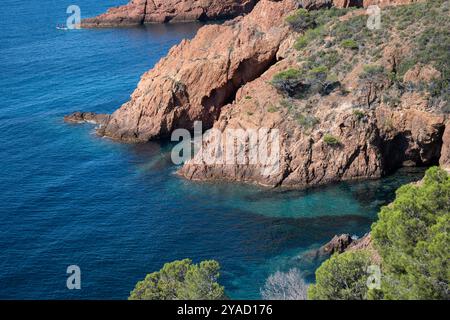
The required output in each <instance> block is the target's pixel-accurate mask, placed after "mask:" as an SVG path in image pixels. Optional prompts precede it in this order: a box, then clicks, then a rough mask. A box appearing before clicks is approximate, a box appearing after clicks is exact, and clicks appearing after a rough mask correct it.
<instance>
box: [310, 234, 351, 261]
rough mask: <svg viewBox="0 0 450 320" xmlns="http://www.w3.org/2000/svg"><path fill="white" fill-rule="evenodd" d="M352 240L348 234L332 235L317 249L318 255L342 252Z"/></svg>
mask: <svg viewBox="0 0 450 320" xmlns="http://www.w3.org/2000/svg"><path fill="white" fill-rule="evenodd" d="M353 242H354V240H353V238H352V237H351V236H350V235H349V234H343V235H340V236H334V238H333V239H331V241H330V242H328V243H327V244H326V245H324V246H323V247H322V248H320V249H319V252H320V253H319V255H321V256H322V255H332V254H334V253H343V252H344V251H345V250H347V248H348V247H349V246H350V245H351V244H352V243H353Z"/></svg>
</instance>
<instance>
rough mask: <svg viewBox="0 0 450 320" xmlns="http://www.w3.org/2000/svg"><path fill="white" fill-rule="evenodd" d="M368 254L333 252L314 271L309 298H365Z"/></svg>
mask: <svg viewBox="0 0 450 320" xmlns="http://www.w3.org/2000/svg"><path fill="white" fill-rule="evenodd" d="M370 265H371V261H370V256H369V254H368V253H367V252H366V251H352V252H346V253H343V254H335V255H333V256H332V257H331V258H330V259H328V260H327V261H325V262H324V263H323V264H322V265H321V266H320V267H319V268H318V269H317V271H316V284H313V285H311V286H310V287H309V289H308V299H310V300H363V299H366V298H367V293H368V290H369V289H368V287H367V279H368V278H369V276H370V275H369V274H368V272H367V270H368V267H369V266H370Z"/></svg>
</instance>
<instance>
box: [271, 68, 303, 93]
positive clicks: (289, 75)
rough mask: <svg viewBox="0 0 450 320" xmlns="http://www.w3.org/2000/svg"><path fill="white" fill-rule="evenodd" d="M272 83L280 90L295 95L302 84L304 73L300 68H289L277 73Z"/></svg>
mask: <svg viewBox="0 0 450 320" xmlns="http://www.w3.org/2000/svg"><path fill="white" fill-rule="evenodd" d="M271 83H272V85H273V86H274V87H275V88H276V89H277V90H278V91H280V92H282V93H286V94H288V95H293V94H294V93H295V92H296V90H297V89H298V87H300V86H301V85H302V73H301V72H300V70H298V69H288V70H286V71H282V72H280V73H278V74H276V75H275V76H274V77H273V79H272V81H271Z"/></svg>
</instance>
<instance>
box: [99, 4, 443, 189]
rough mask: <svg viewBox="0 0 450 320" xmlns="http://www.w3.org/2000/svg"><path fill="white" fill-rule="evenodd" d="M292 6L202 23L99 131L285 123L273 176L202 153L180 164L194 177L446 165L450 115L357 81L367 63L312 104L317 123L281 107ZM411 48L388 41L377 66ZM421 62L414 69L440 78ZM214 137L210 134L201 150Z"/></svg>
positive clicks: (349, 173)
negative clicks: (278, 82) (277, 81)
mask: <svg viewBox="0 0 450 320" xmlns="http://www.w3.org/2000/svg"><path fill="white" fill-rule="evenodd" d="M398 3H400V2H398ZM296 7H297V4H296V3H295V1H293V0H284V1H269V0H261V1H260V2H259V4H258V5H257V6H256V7H255V9H254V10H253V11H252V12H251V13H250V14H249V15H247V16H245V17H239V18H237V19H235V20H233V21H230V22H227V23H225V24H224V25H210V26H206V27H204V28H202V29H201V30H200V31H199V32H198V34H197V36H196V37H195V38H194V39H193V40H191V41H183V42H182V43H181V44H180V45H178V46H176V47H174V48H173V49H172V50H171V51H170V52H169V55H168V56H167V57H166V58H164V59H162V60H161V61H160V62H159V63H158V64H157V65H156V66H155V68H154V69H152V70H150V71H149V72H147V73H146V74H144V76H143V77H142V79H141V82H140V83H139V85H138V88H137V89H136V91H135V92H134V93H133V95H132V97H131V100H130V101H129V102H127V103H126V104H124V105H123V106H122V107H121V108H120V109H119V110H117V111H116V112H115V113H114V114H113V115H112V116H111V117H110V118H109V119H108V120H109V121H107V122H106V123H105V124H104V125H103V126H102V127H101V129H100V130H99V134H101V135H105V136H108V137H111V138H113V139H117V140H122V141H128V142H145V141H148V140H151V139H157V138H166V137H168V136H169V135H170V134H171V133H172V131H173V130H174V129H177V128H184V129H192V127H193V123H194V121H196V120H201V121H203V125H204V128H205V129H207V128H210V127H212V126H213V127H214V128H215V129H217V130H219V131H220V132H222V134H223V135H224V136H225V133H226V130H227V129H258V128H261V127H264V128H270V129H278V130H280V137H281V140H280V146H281V148H280V157H279V160H280V162H279V170H278V171H277V172H275V173H274V172H271V173H270V174H268V173H267V172H266V171H265V170H263V169H265V168H264V166H262V165H253V164H250V163H243V164H239V165H236V163H234V164H232V165H227V164H217V163H216V164H209V163H206V162H205V161H203V159H202V158H201V153H199V154H198V155H197V156H196V157H195V158H194V159H193V160H192V161H189V162H187V163H186V164H185V165H184V166H183V168H182V169H181V170H180V171H179V173H180V174H181V175H182V176H184V177H186V178H188V179H192V180H214V179H218V180H229V181H241V182H248V183H257V184H261V185H268V186H280V185H281V186H289V187H307V186H312V185H319V184H325V183H330V182H336V181H343V180H353V179H363V178H378V177H381V176H382V175H383V174H385V173H387V172H389V171H391V170H393V169H395V168H398V167H401V166H402V165H431V164H434V163H436V162H437V161H438V160H439V157H441V163H449V158H450V157H449V155H448V154H449V151H448V150H449V148H448V145H449V142H450V138H449V135H450V134H449V133H448V132H449V130H448V125H447V130H446V131H445V135H444V148H443V149H442V150H441V147H442V135H443V134H444V130H445V127H446V126H445V122H446V121H447V120H446V119H445V117H444V116H442V115H439V114H434V113H433V112H430V110H429V108H428V105H427V98H426V97H425V96H422V95H420V94H418V93H416V92H413V93H405V94H403V95H402V96H401V97H399V106H398V107H396V108H393V107H391V106H388V105H386V104H384V103H382V102H380V101H382V99H381V98H380V97H381V96H382V94H383V90H384V89H385V88H384V86H387V85H388V83H384V82H382V83H380V84H378V85H373V84H369V85H362V84H361V83H359V82H358V76H359V74H360V73H361V70H362V67H363V64H364V62H361V63H360V64H356V65H355V66H353V67H354V68H353V70H352V71H351V72H349V73H348V74H347V75H346V76H345V78H344V79H342V84H343V85H344V86H345V87H346V88H348V89H349V91H351V93H350V94H348V95H342V94H340V93H339V92H332V93H331V94H330V95H328V96H325V97H320V99H317V101H314V105H313V106H312V107H311V108H310V109H309V110H308V115H310V116H312V117H314V118H315V119H317V124H315V125H314V126H313V127H312V128H304V127H302V126H301V125H299V123H298V120H297V119H295V117H293V116H292V114H290V113H289V112H288V111H287V110H286V108H281V107H280V102H281V101H283V99H284V98H285V97H284V96H283V95H282V94H280V93H279V92H278V91H277V90H276V89H275V88H274V86H272V85H271V84H270V81H271V80H272V79H273V76H274V75H275V74H277V73H279V72H280V71H284V70H287V69H289V68H296V67H298V64H297V61H298V58H299V57H298V56H297V54H298V52H297V51H296V50H293V49H292V44H293V42H294V41H295V39H296V37H297V36H298V35H296V34H294V33H293V32H292V31H289V30H288V28H287V26H286V24H285V22H284V19H285V16H287V15H288V14H289V12H290V11H291V10H293V9H295V8H296ZM408 51H409V48H408V47H407V46H406V44H402V43H397V42H391V43H389V45H388V46H386V47H385V48H384V51H383V52H384V56H383V57H382V59H381V63H382V64H383V65H385V67H386V69H387V70H388V71H392V70H395V68H396V66H397V64H398V63H399V59H401V57H402V55H404V54H405V52H408ZM422 69H423V68H421V70H419V71H418V72H419V73H417V74H418V75H423V76H426V77H428V76H429V75H431V74H433V76H435V75H436V73H435V72H431V71H432V70H431V69H426V70H425V72H422V71H423V70H422ZM415 72H416V71H415V69H412V70H411V74H416V73H415ZM375 101H378V102H377V105H376V107H374V102H375ZM295 103H300V104H301V103H303V102H302V101H297V102H295ZM354 106H363V107H364V108H365V109H367V110H365V115H364V117H363V119H360V118H359V117H357V116H355V114H354V111H355V109H354V108H355V107H354ZM302 107H304V106H302ZM330 135H331V136H333V137H335V138H336V140H337V141H339V143H338V144H336V145H330V144H328V143H327V142H326V139H325V138H326V136H330ZM445 137H446V138H445ZM211 144H212V143H211V141H209V140H208V137H206V138H205V139H204V145H203V149H204V150H205V149H207V148H208V146H209V145H211Z"/></svg>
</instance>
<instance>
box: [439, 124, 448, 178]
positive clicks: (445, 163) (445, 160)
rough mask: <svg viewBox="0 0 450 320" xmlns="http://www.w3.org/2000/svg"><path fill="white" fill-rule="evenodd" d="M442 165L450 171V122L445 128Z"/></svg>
mask: <svg viewBox="0 0 450 320" xmlns="http://www.w3.org/2000/svg"><path fill="white" fill-rule="evenodd" d="M440 165H441V166H442V167H444V168H445V169H447V170H450V121H449V122H447V125H446V126H445V132H444V136H443V138H442V150H441V160H440Z"/></svg>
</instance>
